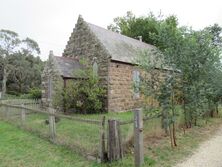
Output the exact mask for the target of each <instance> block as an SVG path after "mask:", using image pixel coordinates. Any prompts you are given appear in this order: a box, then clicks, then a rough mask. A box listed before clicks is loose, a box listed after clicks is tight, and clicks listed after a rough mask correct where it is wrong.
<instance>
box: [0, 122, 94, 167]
mask: <svg viewBox="0 0 222 167" xmlns="http://www.w3.org/2000/svg"><path fill="white" fill-rule="evenodd" d="M0 143H1V144H0V167H23V166H24V167H60V166H61V167H69V166H70V167H71V166H73V167H85V166H93V164H94V163H92V162H90V163H89V162H88V161H86V160H85V159H84V158H82V157H80V156H78V155H77V154H75V153H73V152H71V151H69V150H68V149H66V148H64V147H61V146H56V145H54V144H51V143H50V142H47V141H46V140H44V139H41V138H39V137H37V136H35V135H33V134H31V133H29V132H25V131H23V130H20V129H18V128H16V127H15V126H13V125H10V124H8V123H4V122H0Z"/></svg>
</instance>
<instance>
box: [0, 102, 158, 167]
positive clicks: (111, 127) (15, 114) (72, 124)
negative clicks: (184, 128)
mask: <svg viewBox="0 0 222 167" xmlns="http://www.w3.org/2000/svg"><path fill="white" fill-rule="evenodd" d="M33 115H35V117H34V119H33V118H32V117H31V116H33ZM30 117H31V118H30ZM0 118H1V119H3V120H6V121H9V122H12V123H14V124H15V123H16V122H17V125H18V126H19V127H21V128H24V129H27V130H31V131H34V132H36V131H37V132H38V133H39V131H43V132H44V135H42V136H43V137H44V138H47V139H49V140H50V141H51V142H53V143H57V144H62V145H65V146H68V147H70V148H71V149H73V150H74V151H77V152H78V153H80V154H81V155H83V156H85V157H87V158H88V159H93V160H96V159H97V160H99V161H101V162H106V161H109V162H112V161H116V160H119V159H122V158H123V156H124V149H125V148H124V141H125V140H126V136H124V134H123V131H122V130H121V128H122V127H123V126H126V125H127V126H131V125H132V126H133V129H134V130H133V138H134V142H133V146H134V157H135V160H134V161H135V166H136V167H140V166H142V164H143V162H144V153H143V152H144V150H143V149H144V147H143V131H144V129H143V122H144V121H149V120H150V119H153V118H156V116H155V117H153V118H150V117H143V112H142V110H141V109H135V110H134V119H133V118H132V120H129V121H119V120H117V119H108V120H106V117H105V116H103V117H101V119H91V118H90V119H86V118H81V117H78V116H70V115H64V114H62V113H61V112H58V111H56V110H55V109H53V108H52V107H49V108H47V109H41V107H40V104H39V101H37V100H33V101H31V100H20V101H18V100H8V101H7V100H4V101H3V100H2V101H1V103H0ZM13 118H15V119H13ZM58 119H59V120H60V122H59V123H56V122H57V121H58ZM10 120H12V121H10ZM15 120H16V121H15ZM44 124H48V128H46V127H45V126H44ZM35 127H38V128H39V129H37V130H36V131H35V130H33V129H34V128H35ZM47 129H48V130H47ZM68 130H69V133H68V132H67V133H66V131H68ZM67 137H70V138H69V140H68V139H67V140H66V138H67Z"/></svg>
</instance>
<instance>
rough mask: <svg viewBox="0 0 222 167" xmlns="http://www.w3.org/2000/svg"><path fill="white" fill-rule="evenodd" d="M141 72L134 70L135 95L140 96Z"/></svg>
mask: <svg viewBox="0 0 222 167" xmlns="http://www.w3.org/2000/svg"><path fill="white" fill-rule="evenodd" d="M139 87H140V72H139V71H137V70H135V71H133V93H134V95H133V97H134V98H139V97H140V88H139Z"/></svg>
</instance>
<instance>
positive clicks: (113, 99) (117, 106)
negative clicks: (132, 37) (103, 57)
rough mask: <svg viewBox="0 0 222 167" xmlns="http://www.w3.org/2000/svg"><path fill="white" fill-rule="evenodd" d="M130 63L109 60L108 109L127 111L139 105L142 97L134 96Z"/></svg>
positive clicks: (132, 69)
mask: <svg viewBox="0 0 222 167" xmlns="http://www.w3.org/2000/svg"><path fill="white" fill-rule="evenodd" d="M134 70H137V69H136V68H135V66H133V65H131V64H126V63H121V62H113V61H112V62H110V64H109V98H108V109H109V111H113V112H122V111H129V110H132V109H134V108H137V107H140V106H141V104H142V101H143V100H142V98H141V96H140V97H134V91H133V71H134Z"/></svg>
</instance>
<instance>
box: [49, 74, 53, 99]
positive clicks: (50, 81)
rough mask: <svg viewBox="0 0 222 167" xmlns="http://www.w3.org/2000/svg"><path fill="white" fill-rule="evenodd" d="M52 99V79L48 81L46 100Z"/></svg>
mask: <svg viewBox="0 0 222 167" xmlns="http://www.w3.org/2000/svg"><path fill="white" fill-rule="evenodd" d="M51 98H52V78H51V77H49V79H48V99H51Z"/></svg>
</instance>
